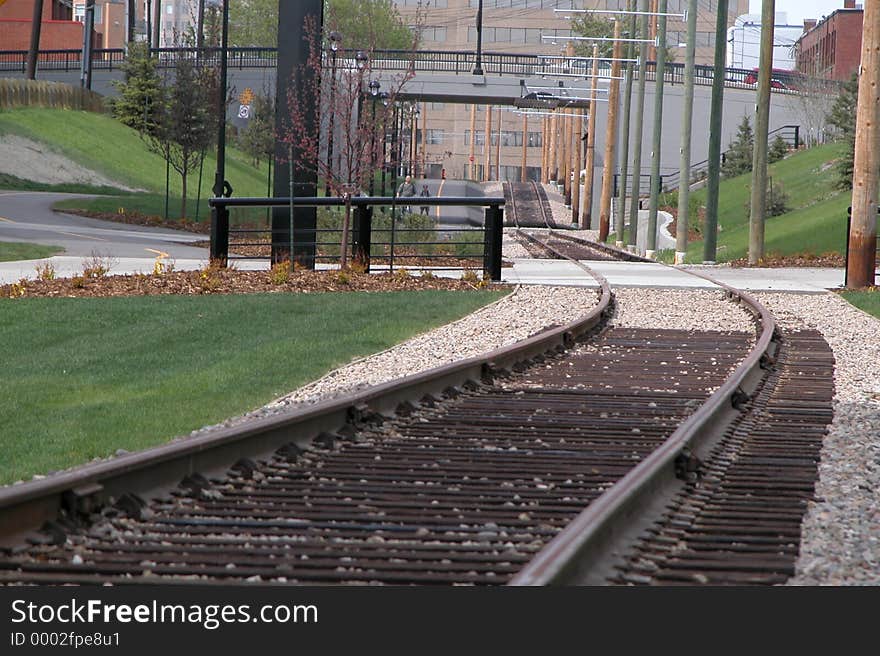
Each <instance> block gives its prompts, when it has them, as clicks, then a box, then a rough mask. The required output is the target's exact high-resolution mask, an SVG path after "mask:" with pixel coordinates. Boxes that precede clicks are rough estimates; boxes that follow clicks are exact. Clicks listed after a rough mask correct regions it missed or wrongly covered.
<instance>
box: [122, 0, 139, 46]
mask: <svg viewBox="0 0 880 656" xmlns="http://www.w3.org/2000/svg"><path fill="white" fill-rule="evenodd" d="M126 6H127V7H128V10H127V11H126V12H125V13H126V26H125V29H126V37H125V41H126V43H134V25H135V21H136V20H137V13H136V12H137V3H136V2H135V0H128V4H127V5H126Z"/></svg>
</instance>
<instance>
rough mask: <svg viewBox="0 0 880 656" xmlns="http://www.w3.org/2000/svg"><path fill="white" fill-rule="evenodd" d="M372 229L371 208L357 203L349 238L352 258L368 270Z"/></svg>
mask: <svg viewBox="0 0 880 656" xmlns="http://www.w3.org/2000/svg"><path fill="white" fill-rule="evenodd" d="M372 230H373V208H372V207H367V206H366V205H359V206H358V207H355V208H354V234H353V235H352V239H351V246H352V251H353V258H352V259H353V260H354V261H355V262H357V263H359V264H360V265H361V266H363V267H364V273H369V272H370V241H371V239H372Z"/></svg>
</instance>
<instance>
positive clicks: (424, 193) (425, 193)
mask: <svg viewBox="0 0 880 656" xmlns="http://www.w3.org/2000/svg"><path fill="white" fill-rule="evenodd" d="M430 195H431V192H430V191H428V185H426V184H424V185H422V192H421V193H420V194H419V196H421V197H422V198H427V197H428V196H430ZM421 213H422V214H424V215H425V216H428V206H427V205H422V209H421Z"/></svg>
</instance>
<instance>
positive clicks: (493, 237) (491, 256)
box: [483, 205, 504, 281]
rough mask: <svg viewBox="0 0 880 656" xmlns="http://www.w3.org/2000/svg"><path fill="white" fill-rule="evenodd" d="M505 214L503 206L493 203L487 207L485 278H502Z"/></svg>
mask: <svg viewBox="0 0 880 656" xmlns="http://www.w3.org/2000/svg"><path fill="white" fill-rule="evenodd" d="M503 222H504V214H503V213H502V211H501V207H499V206H498V205H491V206H489V207H487V208H486V221H485V229H484V232H483V278H484V279H485V278H489V280H495V281H498V280H501V236H502V224H503Z"/></svg>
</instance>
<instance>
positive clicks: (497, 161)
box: [495, 106, 502, 182]
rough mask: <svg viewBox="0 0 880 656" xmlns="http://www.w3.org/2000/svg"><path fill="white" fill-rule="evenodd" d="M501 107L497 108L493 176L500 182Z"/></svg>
mask: <svg viewBox="0 0 880 656" xmlns="http://www.w3.org/2000/svg"><path fill="white" fill-rule="evenodd" d="M501 120H502V119H501V107H500V106H499V107H498V136H497V137H496V139H497V141H496V142H495V175H496V178H495V179H496V180H498V181H499V182H501Z"/></svg>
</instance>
